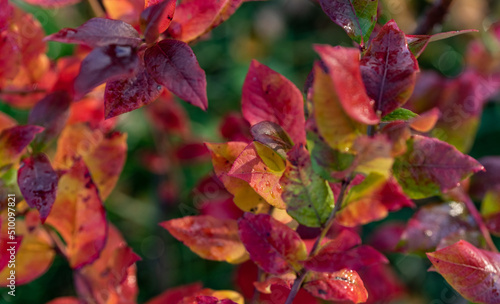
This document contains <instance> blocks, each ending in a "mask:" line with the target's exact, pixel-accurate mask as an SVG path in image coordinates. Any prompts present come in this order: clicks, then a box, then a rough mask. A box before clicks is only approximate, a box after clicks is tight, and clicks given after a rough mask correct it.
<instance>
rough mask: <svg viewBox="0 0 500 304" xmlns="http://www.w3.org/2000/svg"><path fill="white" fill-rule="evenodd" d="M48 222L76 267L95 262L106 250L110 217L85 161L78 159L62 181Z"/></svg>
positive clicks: (70, 262)
mask: <svg viewBox="0 0 500 304" xmlns="http://www.w3.org/2000/svg"><path fill="white" fill-rule="evenodd" d="M46 223H47V224H49V225H51V226H53V227H54V228H55V229H56V230H57V231H58V232H59V233H60V234H61V236H62V238H63V239H64V241H65V242H66V244H67V245H68V248H67V258H68V260H69V264H70V266H71V267H72V268H80V267H81V266H84V265H86V264H89V263H92V262H93V261H94V260H95V259H97V258H98V257H99V253H100V252H101V250H102V249H103V248H104V244H105V242H106V235H107V223H106V214H105V211H104V207H103V205H102V201H101V199H100V198H99V192H98V190H97V187H96V185H95V184H94V182H93V181H92V178H91V177H90V173H89V170H88V169H87V167H86V166H85V163H84V162H83V160H81V159H78V160H76V161H75V164H74V165H73V167H71V168H70V169H69V170H68V171H67V172H66V173H65V174H64V175H63V176H62V177H61V178H60V179H59V184H58V190H57V196H56V201H55V203H54V205H53V206H52V211H51V212H50V215H49V217H48V218H47V220H46Z"/></svg>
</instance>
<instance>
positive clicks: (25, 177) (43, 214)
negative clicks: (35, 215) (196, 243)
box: [17, 153, 59, 223]
mask: <svg viewBox="0 0 500 304" xmlns="http://www.w3.org/2000/svg"><path fill="white" fill-rule="evenodd" d="M58 181H59V176H58V174H57V172H56V171H54V169H53V168H52V165H51V164H50V160H49V159H48V157H47V156H46V155H45V154H43V153H41V154H37V155H33V156H30V157H28V158H25V159H23V161H22V164H21V167H20V168H19V171H18V173H17V183H18V185H19V190H20V191H21V193H22V195H23V197H24V199H25V200H26V202H27V203H28V205H29V206H30V207H31V208H36V209H37V210H38V212H39V213H40V220H41V221H42V223H43V222H45V219H46V218H47V216H49V213H50V210H51V209H52V205H53V204H54V202H55V200H56V192H57V183H58Z"/></svg>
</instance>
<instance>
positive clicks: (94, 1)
mask: <svg viewBox="0 0 500 304" xmlns="http://www.w3.org/2000/svg"><path fill="white" fill-rule="evenodd" d="M89 4H90V7H91V8H92V11H93V12H94V15H95V16H96V17H104V16H106V12H105V11H104V9H103V7H102V6H101V3H100V2H99V0H89Z"/></svg>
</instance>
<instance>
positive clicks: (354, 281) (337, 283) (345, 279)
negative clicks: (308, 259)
mask: <svg viewBox="0 0 500 304" xmlns="http://www.w3.org/2000/svg"><path fill="white" fill-rule="evenodd" d="M304 289H305V290H307V291H309V292H310V293H311V294H313V295H314V296H316V297H318V298H321V299H324V300H327V301H352V302H353V303H363V302H366V300H367V298H368V292H367V291H366V289H365V286H364V285H363V281H362V280H361V278H360V277H359V275H358V273H357V272H356V271H353V270H347V269H343V270H340V271H337V272H333V273H321V272H311V273H310V274H309V276H308V277H307V278H306V281H305V282H304Z"/></svg>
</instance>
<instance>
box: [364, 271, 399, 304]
mask: <svg viewBox="0 0 500 304" xmlns="http://www.w3.org/2000/svg"><path fill="white" fill-rule="evenodd" d="M359 275H360V276H361V277H362V278H363V284H364V285H365V288H366V289H367V290H368V301H366V303H367V304H368V303H369V304H380V303H392V300H394V299H396V298H398V297H401V295H402V294H403V293H404V292H405V290H404V289H405V288H404V285H403V283H402V280H401V279H400V278H399V277H398V276H397V275H396V273H395V272H394V270H393V268H392V267H390V266H389V265H386V264H377V265H373V266H370V267H366V268H364V269H363V270H361V271H360V272H359Z"/></svg>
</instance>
